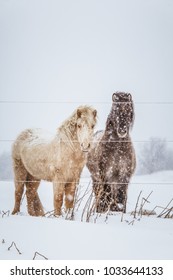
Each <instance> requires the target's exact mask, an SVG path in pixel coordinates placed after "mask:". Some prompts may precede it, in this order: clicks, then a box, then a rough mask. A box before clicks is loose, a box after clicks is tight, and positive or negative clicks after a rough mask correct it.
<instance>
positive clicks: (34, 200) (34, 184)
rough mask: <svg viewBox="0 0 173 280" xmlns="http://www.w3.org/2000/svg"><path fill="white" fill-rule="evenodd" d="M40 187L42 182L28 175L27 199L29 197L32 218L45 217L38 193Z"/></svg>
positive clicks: (29, 211) (28, 206)
mask: <svg viewBox="0 0 173 280" xmlns="http://www.w3.org/2000/svg"><path fill="white" fill-rule="evenodd" d="M39 185H40V180H37V179H36V178H34V177H33V176H31V175H30V174H28V176H27V182H26V197H27V208H28V213H29V214H30V215H31V216H43V215H44V210H43V206H42V204H41V201H40V198H39V195H38V192H37V190H38V187H39Z"/></svg>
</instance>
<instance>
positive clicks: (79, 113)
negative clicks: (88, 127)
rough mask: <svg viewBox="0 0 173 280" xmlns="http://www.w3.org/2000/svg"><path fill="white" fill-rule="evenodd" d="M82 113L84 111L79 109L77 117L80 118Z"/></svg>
mask: <svg viewBox="0 0 173 280" xmlns="http://www.w3.org/2000/svg"><path fill="white" fill-rule="evenodd" d="M81 115H82V111H81V110H80V109H77V117H78V118H80V117H81Z"/></svg>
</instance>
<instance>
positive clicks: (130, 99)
mask: <svg viewBox="0 0 173 280" xmlns="http://www.w3.org/2000/svg"><path fill="white" fill-rule="evenodd" d="M128 99H129V101H132V96H131V94H130V93H128Z"/></svg>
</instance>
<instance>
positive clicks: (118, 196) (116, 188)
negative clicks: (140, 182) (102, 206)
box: [111, 178, 128, 213]
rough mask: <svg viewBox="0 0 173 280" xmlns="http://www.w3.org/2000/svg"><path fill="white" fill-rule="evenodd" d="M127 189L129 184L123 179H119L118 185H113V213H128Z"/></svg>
mask: <svg viewBox="0 0 173 280" xmlns="http://www.w3.org/2000/svg"><path fill="white" fill-rule="evenodd" d="M127 188H128V184H127V182H125V180H123V179H121V178H119V181H118V183H115V184H113V188H112V194H113V203H112V205H111V210H112V211H122V212H124V213H125V212H126V203H127Z"/></svg>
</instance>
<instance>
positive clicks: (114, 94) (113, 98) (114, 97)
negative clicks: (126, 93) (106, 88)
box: [112, 92, 117, 102]
mask: <svg viewBox="0 0 173 280" xmlns="http://www.w3.org/2000/svg"><path fill="white" fill-rule="evenodd" d="M112 101H113V102H116V101H117V95H116V93H115V92H114V93H113V94H112Z"/></svg>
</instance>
